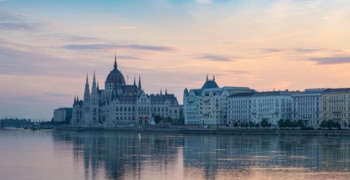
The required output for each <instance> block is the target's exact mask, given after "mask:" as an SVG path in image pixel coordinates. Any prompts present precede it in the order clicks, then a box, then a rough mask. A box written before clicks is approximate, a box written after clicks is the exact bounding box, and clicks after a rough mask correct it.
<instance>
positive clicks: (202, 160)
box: [184, 135, 350, 179]
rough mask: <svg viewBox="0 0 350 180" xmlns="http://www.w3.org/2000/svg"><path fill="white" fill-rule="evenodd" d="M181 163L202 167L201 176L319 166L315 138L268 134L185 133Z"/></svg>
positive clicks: (320, 153) (320, 156)
mask: <svg viewBox="0 0 350 180" xmlns="http://www.w3.org/2000/svg"><path fill="white" fill-rule="evenodd" d="M349 150H350V149H349ZM346 158H348V157H347V156H346ZM184 165H185V167H186V169H192V170H193V168H195V169H202V170H203V171H204V172H203V173H204V174H205V177H204V178H205V179H215V176H216V174H217V172H219V171H220V172H222V171H232V170H248V171H249V169H250V168H307V169H310V170H313V171H320V170H322V168H323V167H322V151H321V148H320V144H319V139H315V138H307V139H305V138H302V137H282V138H279V137H271V136H262V137H259V136H206V135H203V136H201V135H197V136H185V139H184Z"/></svg>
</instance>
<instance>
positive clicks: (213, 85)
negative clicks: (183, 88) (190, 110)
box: [202, 80, 219, 89]
mask: <svg viewBox="0 0 350 180" xmlns="http://www.w3.org/2000/svg"><path fill="white" fill-rule="evenodd" d="M209 88H219V86H218V84H216V82H215V81H213V80H207V81H206V82H205V83H204V84H203V86H202V89H209Z"/></svg>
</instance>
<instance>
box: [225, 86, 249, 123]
mask: <svg viewBox="0 0 350 180" xmlns="http://www.w3.org/2000/svg"><path fill="white" fill-rule="evenodd" d="M254 94H255V92H247V93H237V94H233V95H231V96H229V97H228V98H227V106H228V108H227V121H228V125H229V126H232V125H233V124H234V123H242V122H249V121H252V98H253V95H254Z"/></svg>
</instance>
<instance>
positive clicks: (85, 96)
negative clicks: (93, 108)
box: [84, 74, 90, 102]
mask: <svg viewBox="0 0 350 180" xmlns="http://www.w3.org/2000/svg"><path fill="white" fill-rule="evenodd" d="M88 76H89V75H88V74H86V82H85V91H84V101H85V102H88V101H89V100H90V90H89V77H88Z"/></svg>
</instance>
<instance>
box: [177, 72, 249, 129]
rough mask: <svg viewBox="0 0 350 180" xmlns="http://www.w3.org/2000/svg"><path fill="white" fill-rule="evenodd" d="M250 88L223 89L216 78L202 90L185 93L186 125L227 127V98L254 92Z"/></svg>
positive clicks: (208, 81)
mask: <svg viewBox="0 0 350 180" xmlns="http://www.w3.org/2000/svg"><path fill="white" fill-rule="evenodd" d="M252 91H254V90H253V89H250V88H248V87H223V88H219V86H218V85H217V84H216V82H215V77H213V79H212V80H209V79H208V77H207V79H206V82H205V83H204V84H203V86H202V88H201V89H191V90H190V91H188V90H187V89H185V91H184V101H183V102H184V118H185V124H186V125H209V126H217V125H226V124H227V97H229V96H230V95H232V94H235V93H240V92H252Z"/></svg>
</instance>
